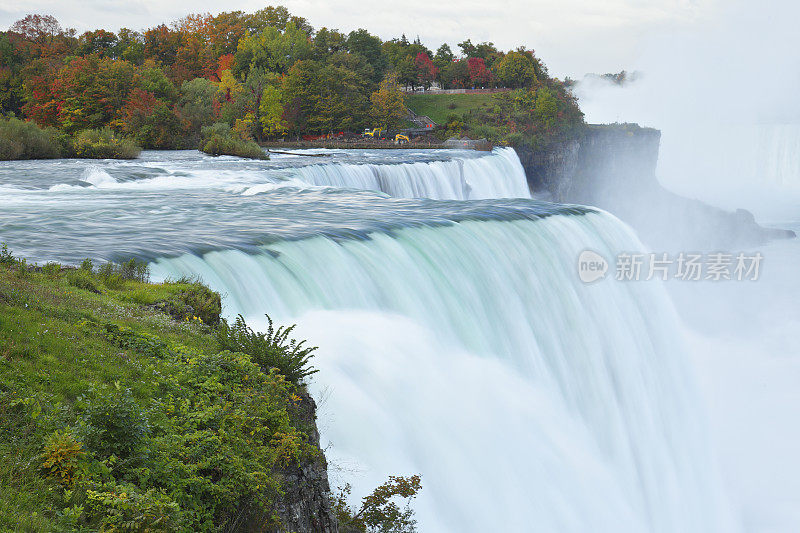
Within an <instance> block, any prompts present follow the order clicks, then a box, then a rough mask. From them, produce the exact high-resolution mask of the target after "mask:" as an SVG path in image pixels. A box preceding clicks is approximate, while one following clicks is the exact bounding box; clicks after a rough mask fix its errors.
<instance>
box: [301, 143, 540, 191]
mask: <svg viewBox="0 0 800 533" xmlns="http://www.w3.org/2000/svg"><path fill="white" fill-rule="evenodd" d="M296 172H297V177H298V178H299V179H300V180H301V181H302V182H305V183H308V184H311V185H326V186H331V187H339V188H346V189H365V190H373V191H381V192H384V193H386V194H388V195H389V196H394V197H397V198H433V199H437V200H477V199H482V198H530V192H529V191H528V185H527V182H526V180H525V170H524V169H523V168H522V164H521V163H520V161H519V158H518V157H517V154H516V152H515V151H514V149H513V148H501V149H497V150H495V151H494V153H493V154H492V155H491V156H487V157H479V158H474V159H455V160H450V161H433V162H429V163H403V164H396V165H385V164H381V165H376V164H362V165H346V164H337V165H310V166H306V167H302V168H299V169H297V171H296Z"/></svg>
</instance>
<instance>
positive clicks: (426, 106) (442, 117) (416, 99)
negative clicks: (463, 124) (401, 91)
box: [406, 93, 492, 125]
mask: <svg viewBox="0 0 800 533" xmlns="http://www.w3.org/2000/svg"><path fill="white" fill-rule="evenodd" d="M491 103H492V95H491V94H481V93H477V94H412V95H410V96H408V97H407V98H406V105H407V106H408V108H409V109H411V110H412V111H414V113H416V114H418V115H427V116H429V117H430V118H431V119H432V120H433V121H434V122H436V123H437V124H440V125H441V124H445V123H446V122H447V117H448V116H449V115H458V116H463V115H464V114H465V113H466V112H468V111H470V110H472V109H478V108H480V107H482V106H484V105H486V106H489V105H491ZM451 106H453V109H451Z"/></svg>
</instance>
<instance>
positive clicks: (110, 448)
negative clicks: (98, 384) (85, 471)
mask: <svg viewBox="0 0 800 533" xmlns="http://www.w3.org/2000/svg"><path fill="white" fill-rule="evenodd" d="M81 403H84V404H85V407H84V414H83V419H82V426H81V432H82V434H83V435H82V436H83V439H84V442H85V443H86V447H87V448H88V449H89V450H91V451H92V452H93V453H94V455H95V457H98V458H101V459H105V458H108V457H111V456H112V455H113V456H116V457H119V458H122V459H125V458H128V457H130V456H131V455H133V454H135V453H136V452H137V451H139V449H140V448H141V446H142V444H143V443H144V441H145V439H146V437H147V435H148V433H149V431H150V426H149V424H148V421H147V417H146V416H145V414H144V412H143V410H142V409H141V407H139V404H138V403H137V402H136V401H135V400H134V399H133V396H132V394H131V391H130V389H126V390H124V391H118V390H112V391H103V392H98V393H95V394H94V395H92V396H91V397H87V398H85V399H83V400H82V402H81Z"/></svg>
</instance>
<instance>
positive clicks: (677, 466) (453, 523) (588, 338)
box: [153, 213, 735, 532]
mask: <svg viewBox="0 0 800 533" xmlns="http://www.w3.org/2000/svg"><path fill="white" fill-rule="evenodd" d="M587 247H591V248H592V249H594V250H596V251H598V252H600V253H601V254H604V255H605V256H607V257H611V256H612V255H613V254H615V253H617V252H618V251H619V250H634V249H637V248H638V247H639V244H638V242H637V241H636V239H635V238H634V237H632V235H631V234H630V233H629V232H628V231H627V230H626V229H625V228H624V226H623V225H622V224H621V223H619V222H618V221H616V219H613V217H611V216H609V215H607V214H603V213H588V214H586V215H566V214H565V215H555V216H551V217H548V218H545V219H541V220H536V221H533V220H528V219H522V220H508V221H494V222H492V221H482V222H472V221H464V222H460V223H455V224H451V225H448V226H443V227H437V228H428V227H421V228H406V229H402V230H399V231H394V232H391V233H389V234H385V233H373V234H371V235H370V237H369V238H368V239H359V240H352V239H345V240H338V241H335V240H331V239H328V238H323V237H317V238H310V239H303V240H297V241H283V242H278V243H275V244H272V245H269V246H265V247H263V248H262V250H261V252H260V253H258V254H254V255H248V254H245V253H243V252H238V251H220V252H210V253H207V254H205V255H204V256H202V257H198V256H195V255H184V256H181V257H176V258H170V259H166V258H164V259H159V260H158V261H157V262H155V263H154V264H153V273H154V275H156V276H158V277H170V276H172V277H176V276H182V275H196V276H200V277H201V278H202V279H204V280H205V281H206V282H208V283H210V284H211V285H212V286H213V287H214V288H215V289H217V290H219V291H220V292H221V293H223V294H225V295H226V297H227V300H226V302H227V305H228V307H227V312H228V314H235V313H242V314H243V315H245V317H246V318H247V319H248V320H249V321H250V322H252V323H258V322H259V321H260V322H262V323H263V320H264V319H263V313H265V312H269V313H270V314H271V315H272V316H273V317H274V318H276V319H278V320H280V321H283V322H286V321H299V323H300V326H301V331H302V333H303V334H304V336H306V337H308V338H310V339H312V340H313V341H314V343H316V344H320V345H322V346H323V348H322V350H321V351H320V353H319V355H318V356H317V360H316V364H317V365H318V366H319V367H320V368H321V369H322V372H321V373H320V375H319V378H318V379H317V381H316V382H315V383H314V389H315V391H316V395H317V396H318V397H320V396H322V397H325V398H326V399H325V400H324V401H323V403H324V404H325V405H327V409H326V410H325V411H324V412H328V413H330V416H331V419H329V420H326V419H325V418H324V415H323V419H322V424H321V425H322V431H323V436H324V437H325V438H326V439H327V440H328V441H329V442H330V443H331V448H330V450H329V455H330V456H331V457H332V458H333V461H334V463H338V464H339V465H340V466H343V467H344V468H346V469H347V468H350V469H354V470H355V471H362V474H363V476H362V478H361V479H360V480H358V482H357V483H356V488H357V489H360V490H361V491H362V492H365V491H367V489H368V488H369V487H370V486H375V485H376V484H377V483H379V482H380V481H381V479H382V478H385V476H386V475H388V474H394V473H413V472H419V473H421V474H422V475H423V479H424V484H425V488H424V494H423V495H422V497H421V500H420V502H419V506H418V507H419V511H418V512H419V517H420V525H421V526H422V530H423V531H528V530H531V528H533V529H535V530H537V531H665V532H667V531H669V532H672V531H698V532H700V531H703V532H707V531H731V530H735V527H733V526H732V525H731V523H730V522H729V521H728V516H727V514H726V508H725V503H724V498H723V497H722V496H721V491H720V488H719V486H718V485H717V483H716V477H715V473H714V468H713V466H712V465H713V461H711V459H710V454H709V452H708V449H707V447H706V442H705V440H704V438H703V434H704V431H703V428H702V426H701V423H700V417H699V416H698V415H696V411H697V405H696V399H695V396H694V389H693V385H692V381H691V378H690V376H689V375H688V373H687V371H686V368H687V362H686V360H685V358H684V355H683V349H682V347H681V345H680V342H679V341H678V340H677V339H676V338H675V336H676V335H675V332H676V326H675V318H674V316H673V314H672V311H671V307H670V305H669V302H668V301H667V299H666V297H665V295H664V294H663V292H662V289H661V288H660V287H659V286H655V285H652V284H650V283H630V284H624V283H620V282H615V281H613V280H606V281H603V282H600V283H598V284H595V285H590V286H585V285H582V282H580V281H579V279H578V277H577V274H576V265H575V262H576V258H577V257H578V254H579V253H580V251H581V250H583V249H585V248H587ZM325 391H327V392H325ZM351 474H352V473H351ZM352 477H353V476H352V475H350V476H348V478H349V479H350V480H352ZM356 477H358V476H356Z"/></svg>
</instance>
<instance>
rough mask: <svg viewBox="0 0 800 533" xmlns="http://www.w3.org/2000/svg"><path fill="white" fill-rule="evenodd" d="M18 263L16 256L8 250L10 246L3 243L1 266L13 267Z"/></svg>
mask: <svg viewBox="0 0 800 533" xmlns="http://www.w3.org/2000/svg"><path fill="white" fill-rule="evenodd" d="M15 262H16V259H14V256H13V255H12V254H11V251H10V250H9V249H8V245H7V244H6V243H3V244H2V245H0V265H6V266H9V265H13V264H14V263H15Z"/></svg>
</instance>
